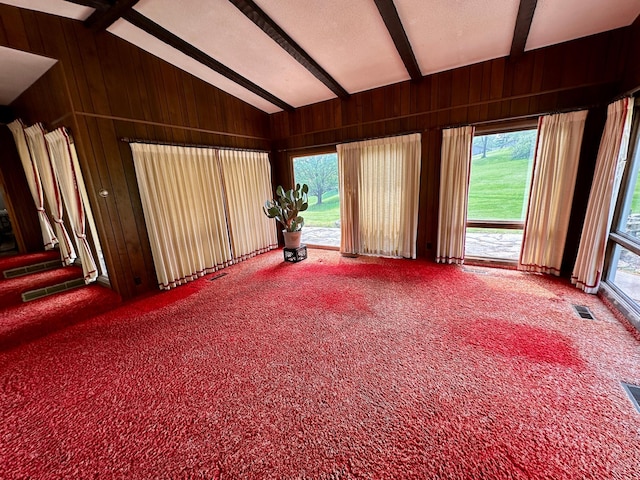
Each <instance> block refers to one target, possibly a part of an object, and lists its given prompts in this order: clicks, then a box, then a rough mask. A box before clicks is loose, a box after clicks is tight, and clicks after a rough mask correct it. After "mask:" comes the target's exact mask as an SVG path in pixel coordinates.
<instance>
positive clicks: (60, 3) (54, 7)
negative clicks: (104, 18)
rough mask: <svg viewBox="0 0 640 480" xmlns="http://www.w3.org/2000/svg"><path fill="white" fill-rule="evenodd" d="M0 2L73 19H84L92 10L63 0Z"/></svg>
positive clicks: (8, 0) (5, 0)
mask: <svg viewBox="0 0 640 480" xmlns="http://www.w3.org/2000/svg"><path fill="white" fill-rule="evenodd" d="M0 3H6V4H7V5H13V6H14V7H20V8H26V9H28V10H37V11H38V12H44V13H52V14H53V15H58V16H59V17H67V18H73V19H75V20H86V19H87V18H88V17H89V15H91V14H92V13H93V11H94V9H93V8H91V7H83V6H82V5H77V4H75V3H70V2H65V1H64V0H2V1H0Z"/></svg>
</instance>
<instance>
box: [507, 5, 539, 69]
mask: <svg viewBox="0 0 640 480" xmlns="http://www.w3.org/2000/svg"><path fill="white" fill-rule="evenodd" d="M537 4H538V0H520V6H519V7H518V17H517V18H516V26H515V28H514V29H513V40H512V41H511V53H510V55H509V57H510V58H512V59H514V58H518V57H519V56H520V55H522V54H523V53H524V47H525V46H526V44H527V38H528V37H529V30H531V22H532V21H533V14H534V13H535V11H536V6H537Z"/></svg>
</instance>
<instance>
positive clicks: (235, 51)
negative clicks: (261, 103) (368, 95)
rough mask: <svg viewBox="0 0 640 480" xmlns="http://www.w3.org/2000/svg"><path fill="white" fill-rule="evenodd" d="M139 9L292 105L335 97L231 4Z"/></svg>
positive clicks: (142, 5) (169, 3) (219, 0)
mask: <svg viewBox="0 0 640 480" xmlns="http://www.w3.org/2000/svg"><path fill="white" fill-rule="evenodd" d="M135 9H136V10H137V11H139V12H140V13H142V14H143V15H145V16H147V17H149V18H150V19H151V20H153V21H154V22H156V23H158V24H159V25H161V26H162V27H164V28H166V29H167V30H169V31H171V32H172V33H174V34H177V35H178V36H180V37H181V38H182V39H184V40H186V41H187V42H189V43H191V44H192V45H193V46H195V47H197V48H198V49H200V50H202V51H203V52H205V53H206V54H207V55H209V56H211V57H213V58H215V59H216V60H218V61H219V62H220V63H222V64H223V65H226V66H227V67H229V68H231V69H232V70H234V71H235V72H237V73H239V74H240V75H242V76H243V77H245V78H247V79H249V80H251V81H252V82H253V83H255V84H257V85H258V86H260V87H262V88H264V89H265V90H267V91H268V92H270V93H272V94H273V95H275V96H276V97H278V98H279V99H281V100H283V101H285V102H287V103H288V104H289V105H292V106H294V107H298V106H300V105H306V104H309V103H315V102H319V101H322V100H327V99H329V98H332V97H333V96H334V95H333V92H331V91H330V90H329V89H328V88H327V87H326V86H325V85H324V84H322V83H321V82H320V81H319V80H317V79H316V78H315V77H314V76H313V75H312V74H311V73H310V72H309V71H308V70H307V69H305V68H304V67H303V66H302V65H300V64H299V63H298V62H297V61H296V60H295V59H294V58H293V57H291V56H290V55H289V54H288V53H286V52H285V51H284V50H283V49H282V48H280V46H279V45H278V44H277V43H276V42H275V41H273V40H272V39H271V38H270V37H269V36H268V35H267V34H266V33H264V32H263V31H262V30H260V29H259V28H257V27H256V26H255V24H254V23H253V22H252V21H251V20H249V19H248V18H247V17H245V16H244V15H243V14H242V13H241V12H240V10H238V9H237V8H236V7H234V6H233V5H232V4H231V3H230V2H229V1H227V0H208V1H207V2H202V1H201V0H178V1H176V0H141V1H140V2H139V3H138V4H137V5H136V6H135Z"/></svg>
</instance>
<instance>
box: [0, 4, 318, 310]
mask: <svg viewBox="0 0 640 480" xmlns="http://www.w3.org/2000/svg"><path fill="white" fill-rule="evenodd" d="M0 44H2V45H6V46H9V47H11V48H19V49H21V50H24V51H30V52H32V53H36V54H39V55H48V56H50V57H52V58H56V59H58V60H59V62H58V63H57V64H56V66H54V68H53V69H51V70H50V71H49V72H47V74H45V75H44V76H43V77H42V78H41V80H39V81H38V82H36V84H34V86H32V87H31V88H29V89H28V90H27V91H26V92H25V93H24V94H23V95H22V96H21V97H20V98H19V99H18V100H17V101H16V102H15V105H14V104H12V107H14V110H15V111H20V112H23V113H24V114H25V116H26V117H27V118H28V119H29V121H44V122H52V121H53V120H56V119H58V118H61V117H62V118H63V119H64V120H63V124H65V125H66V126H68V127H71V129H72V133H73V135H74V138H75V140H76V148H77V149H78V154H79V159H80V165H81V168H82V171H83V174H84V176H85V181H86V183H87V188H88V190H89V192H88V193H89V197H90V202H91V203H92V207H93V211H94V215H95V217H96V224H97V227H98V231H99V236H100V239H101V243H102V245H103V249H104V253H105V259H106V261H107V266H108V269H109V274H110V280H111V282H112V286H113V287H114V289H116V290H117V291H118V292H119V293H120V294H121V295H122V296H123V297H124V298H130V297H133V296H135V295H137V294H140V293H143V292H144V291H148V290H150V289H155V288H157V283H156V278H155V270H154V267H153V261H152V256H151V249H150V245H149V240H148V235H147V231H146V227H145V223H144V215H143V212H142V205H141V201H140V195H139V190H138V186H137V181H136V178H135V169H134V166H133V159H132V156H131V151H130V148H129V146H128V144H126V143H124V142H121V141H120V140H119V138H120V137H124V136H126V137H135V138H144V139H148V140H157V141H161V142H177V143H198V144H199V143H204V144H209V145H218V146H233V147H244V148H257V149H263V150H267V151H269V150H271V140H270V137H271V135H270V124H269V117H268V115H267V114H266V113H264V112H262V111H260V110H258V109H256V108H254V107H252V106H249V105H247V104H245V103H244V102H242V101H240V100H238V99H236V98H234V97H232V96H231V95H228V94H226V93H224V92H222V91H220V90H218V89H217V88H215V87H212V86H211V85H209V84H207V83H205V82H203V81H202V80H200V79H197V78H195V77H192V76H191V75H189V74H187V73H185V72H183V71H181V70H178V69H177V68H175V67H173V66H172V65H169V64H168V63H166V62H164V61H162V60H160V59H158V58H156V57H154V56H153V55H150V54H148V53H146V52H144V51H142V50H140V49H138V48H137V47H135V46H132V45H130V44H128V43H127V42H125V41H123V40H121V39H119V38H117V37H115V36H113V35H111V34H110V33H108V32H102V33H98V34H94V33H92V32H91V31H90V30H88V29H86V28H85V27H84V26H83V25H82V23H81V22H78V21H74V20H69V19H64V18H58V17H54V16H51V15H46V14H41V13H38V12H32V11H27V10H23V9H20V8H16V7H11V6H7V5H0ZM328 111H329V110H328V109H324V110H321V113H320V114H319V118H322V117H324V116H325V114H326V113H327V112H328ZM55 126H57V125H55ZM208 131H209V132H210V133H208ZM214 132H225V133H228V135H220V134H217V133H214ZM247 136H251V137H256V138H248V137H247ZM103 188H104V189H106V190H107V191H109V192H110V194H109V196H107V197H106V198H102V197H100V196H98V194H97V192H98V190H100V189H103ZM135 279H138V281H136V280H135Z"/></svg>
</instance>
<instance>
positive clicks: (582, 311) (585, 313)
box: [573, 305, 596, 320]
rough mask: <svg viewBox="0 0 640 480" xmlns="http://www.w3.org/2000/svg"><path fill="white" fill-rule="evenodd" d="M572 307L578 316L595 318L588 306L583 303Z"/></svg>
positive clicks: (588, 318) (589, 318)
mask: <svg viewBox="0 0 640 480" xmlns="http://www.w3.org/2000/svg"><path fill="white" fill-rule="evenodd" d="M573 309H574V310H575V311H576V313H577V314H578V315H580V318H586V319H587V320H595V319H596V317H594V316H593V313H591V310H589V307H585V306H584V305H574V306H573Z"/></svg>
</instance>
